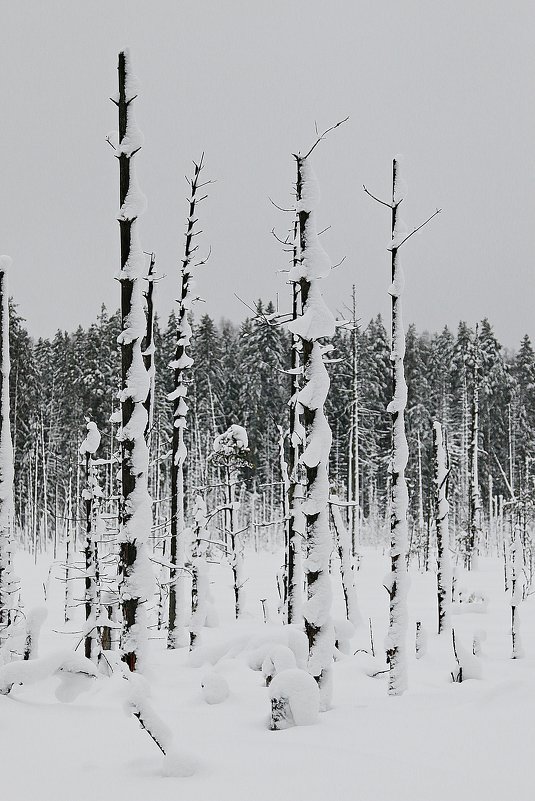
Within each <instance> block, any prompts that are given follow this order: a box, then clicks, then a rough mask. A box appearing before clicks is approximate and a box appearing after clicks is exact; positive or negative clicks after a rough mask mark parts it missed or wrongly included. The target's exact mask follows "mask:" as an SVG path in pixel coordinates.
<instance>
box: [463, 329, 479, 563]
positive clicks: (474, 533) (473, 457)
mask: <svg viewBox="0 0 535 801" xmlns="http://www.w3.org/2000/svg"><path fill="white" fill-rule="evenodd" d="M479 368H480V364H479V332H478V330H477V326H476V344H475V354H474V388H473V394H472V425H471V431H470V448H469V461H470V473H469V492H468V503H469V507H468V549H467V554H466V566H467V568H468V569H469V570H473V569H474V568H475V567H476V566H477V553H478V548H479V540H480V536H481V496H480V490H479Z"/></svg>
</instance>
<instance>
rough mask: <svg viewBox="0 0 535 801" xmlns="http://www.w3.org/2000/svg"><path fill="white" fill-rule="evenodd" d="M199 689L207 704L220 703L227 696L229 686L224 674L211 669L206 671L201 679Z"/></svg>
mask: <svg viewBox="0 0 535 801" xmlns="http://www.w3.org/2000/svg"><path fill="white" fill-rule="evenodd" d="M201 690H202V695H203V698H204V700H205V701H206V703H207V704H222V703H223V701H226V700H227V698H228V697H229V693H230V690H229V686H228V682H227V680H226V679H225V677H224V676H222V675H221V674H220V673H216V672H215V671H212V672H210V673H206V674H205V675H204V676H203V678H202V681H201Z"/></svg>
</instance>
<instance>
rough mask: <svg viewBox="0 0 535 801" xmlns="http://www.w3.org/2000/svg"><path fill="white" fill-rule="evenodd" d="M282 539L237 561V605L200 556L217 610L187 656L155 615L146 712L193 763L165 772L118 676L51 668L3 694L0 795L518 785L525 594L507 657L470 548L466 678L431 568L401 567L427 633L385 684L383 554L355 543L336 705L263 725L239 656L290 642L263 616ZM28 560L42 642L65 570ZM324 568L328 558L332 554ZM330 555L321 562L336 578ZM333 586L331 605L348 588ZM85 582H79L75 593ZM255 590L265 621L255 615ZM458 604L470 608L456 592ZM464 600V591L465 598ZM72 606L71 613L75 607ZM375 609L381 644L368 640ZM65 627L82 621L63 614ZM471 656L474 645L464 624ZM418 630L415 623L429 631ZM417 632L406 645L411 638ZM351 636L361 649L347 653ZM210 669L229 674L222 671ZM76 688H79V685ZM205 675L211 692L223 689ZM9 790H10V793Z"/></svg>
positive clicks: (531, 664)
mask: <svg viewBox="0 0 535 801" xmlns="http://www.w3.org/2000/svg"><path fill="white" fill-rule="evenodd" d="M281 558H282V555H281V553H277V554H271V553H262V554H260V555H256V554H249V555H248V557H247V559H246V573H247V575H248V576H249V580H248V581H247V584H246V591H247V592H246V615H245V616H244V618H243V620H242V621H240V622H239V623H234V622H233V621H232V610H233V594H232V589H231V574H230V570H228V569H227V568H223V567H214V568H213V569H212V574H211V576H212V580H213V591H214V595H215V598H216V601H217V606H218V610H219V614H220V619H221V625H220V626H219V627H218V628H213V629H204V630H203V632H202V634H201V637H200V642H199V648H198V650H197V651H196V653H195V655H194V658H192V657H191V656H190V655H189V654H188V652H187V650H186V649H180V650H177V651H167V650H165V639H164V638H163V636H162V638H161V639H158V632H157V631H156V629H153V630H152V635H151V636H152V637H154V639H152V640H151V641H150V648H149V654H148V659H147V668H146V671H145V677H146V679H147V681H148V683H149V685H150V688H151V701H152V703H153V706H154V709H155V711H156V712H157V713H158V714H159V715H160V717H161V718H162V719H163V721H164V722H165V723H166V724H167V726H168V727H169V728H170V729H171V730H172V732H173V734H174V738H175V747H176V750H177V751H178V752H179V753H180V754H182V753H183V754H186V755H189V756H191V757H193V759H194V760H195V762H196V771H195V773H194V775H192V776H190V777H187V778H175V777H166V776H164V770H163V757H162V754H161V752H160V751H159V750H158V748H157V747H156V745H155V744H154V742H153V741H152V740H151V739H150V737H149V736H148V735H147V733H146V732H144V731H143V730H142V729H141V727H140V725H139V723H138V721H137V720H136V719H135V718H134V717H133V716H132V715H131V714H127V713H126V712H125V697H126V691H125V685H127V682H125V681H124V679H122V678H121V676H120V675H119V673H116V674H115V675H114V676H113V677H112V678H108V677H104V676H103V677H100V678H98V679H90V678H85V677H81V678H79V677H77V678H69V677H67V678H66V679H64V680H61V681H60V679H59V678H58V677H57V676H53V677H50V678H48V679H45V680H43V681H40V682H37V683H35V684H32V685H24V686H18V687H15V688H13V690H12V692H11V693H10V694H9V695H8V696H0V754H1V773H0V776H1V787H2V788H3V789H2V790H1V791H0V797H1V798H2V799H4V798H5V799H6V801H7V799H9V801H48V800H49V799H50V801H52V799H53V800H54V801H85V800H86V799H91V800H92V801H95V799H98V801H100V799H108V798H109V799H113V798H128V799H129V801H171V799H173V801H176V799H185V800H186V801H216V800H218V801H226V799H232V800H233V801H264V800H265V801H268V799H269V801H287V800H288V801H289V800H290V799H292V801H301V799H303V801H304V799H306V801H316V800H317V801H324V799H328V798H336V799H338V801H346V800H347V801H355V799H362V801H382V799H385V801H386V799H388V801H390V799H393V798H395V799H397V801H402V800H405V799H406V801H419V800H420V799H421V801H479V800H481V801H491V800H492V799H496V800H497V801H498V800H499V801H503V799H511V801H530V800H531V799H532V798H533V797H534V791H533V787H532V778H531V770H530V764H531V763H530V757H531V752H532V747H533V746H532V742H533V735H534V734H535V605H534V603H533V599H532V598H530V597H528V599H527V600H526V601H525V602H524V604H523V606H522V610H521V631H522V641H523V646H524V651H525V656H524V658H522V659H518V660H512V659H511V658H510V653H511V642H510V605H509V597H508V596H507V595H506V594H505V593H504V590H503V571H502V563H501V561H500V560H498V559H497V558H487V559H481V560H480V564H479V568H478V571H477V573H474V574H472V575H471V576H469V577H468V578H466V577H465V576H463V577H460V578H459V583H458V586H459V585H461V584H463V583H465V584H466V588H467V589H468V590H469V591H470V592H471V591H474V590H475V591H478V590H480V591H481V592H482V593H483V594H485V596H486V597H487V599H488V601H487V605H486V607H484V606H483V607H478V611H477V612H475V611H474V612H472V611H470V612H468V613H463V614H454V615H453V625H454V627H455V631H456V640H457V645H458V650H459V652H461V651H463V650H464V651H465V652H467V661H466V666H467V667H466V670H467V674H468V675H472V674H474V675H477V673H478V672H479V673H480V678H474V679H471V678H468V679H466V680H465V681H463V682H462V683H461V684H458V683H452V681H451V677H450V676H449V675H448V670H449V667H450V664H449V662H450V661H451V653H447V652H448V651H449V648H448V646H447V645H446V646H444V645H440V646H439V645H438V644H437V642H436V638H435V637H434V635H433V632H434V626H435V619H436V606H435V576H434V574H420V573H418V572H416V571H411V586H410V591H409V602H410V613H411V621H410V625H409V642H410V644H411V646H412V643H413V642H414V633H415V628H416V620H419V621H421V626H422V630H423V632H424V634H425V635H427V637H426V639H427V653H426V655H423V656H421V658H420V659H416V658H412V659H411V664H410V668H409V690H408V691H407V692H406V693H405V694H404V695H402V696H401V697H388V696H387V693H386V688H387V682H386V679H385V674H380V675H379V676H377V677H375V678H373V677H371V676H370V675H368V674H370V673H373V672H374V671H377V670H381V669H382V667H383V665H382V664H381V656H382V650H383V642H384V637H385V634H386V630H387V622H388V621H387V614H388V604H387V594H386V591H385V589H384V588H383V587H382V583H383V580H384V575H385V574H386V572H387V568H388V562H387V555H386V554H383V553H381V552H378V551H374V550H371V549H370V550H366V551H365V553H364V557H363V559H362V561H361V569H360V571H359V573H358V576H357V588H358V597H359V607H360V612H361V616H362V620H363V624H362V626H361V627H359V628H358V629H357V631H356V633H355V635H354V637H353V638H352V640H351V652H352V653H351V654H350V655H343V656H341V657H340V659H339V660H338V661H337V662H336V664H335V668H334V693H333V704H332V708H331V709H330V710H329V711H327V712H322V713H321V714H320V717H319V722H318V723H317V724H315V725H311V726H299V727H293V728H289V729H286V730H284V731H270V730H269V728H268V720H269V694H268V689H267V688H266V687H265V682H264V679H263V676H262V673H261V672H260V671H257V670H253V669H251V667H250V666H249V665H250V663H251V662H252V661H253V660H254V659H255V658H256V659H257V658H258V649H259V646H261V645H262V643H263V642H266V641H270V640H272V641H279V642H287V634H286V630H283V629H282V626H280V624H279V623H277V622H276V607H277V593H276V582H275V575H276V572H277V570H278V568H279V566H280V563H281ZM49 565H50V562H49V560H47V559H46V558H44V557H43V558H42V559H41V560H40V561H39V562H38V564H37V566H34V565H33V563H32V560H31V558H30V557H28V556H27V555H25V554H19V556H18V559H17V564H16V568H17V571H18V573H19V574H20V575H21V577H22V580H23V592H24V599H25V604H26V608H27V609H29V608H31V607H32V606H35V605H41V604H42V603H43V592H44V590H43V584H45V585H46V586H47V596H48V602H47V605H48V607H49V615H48V618H47V620H46V622H45V624H44V627H43V631H42V635H41V640H40V644H39V653H40V655H46V654H47V653H48V652H52V651H53V650H54V649H57V648H58V647H61V648H65V647H67V648H69V647H71V646H72V645H74V644H75V643H76V642H77V641H78V640H79V635H75V634H73V635H68V634H65V633H61V632H64V630H65V628H67V627H66V626H65V625H64V624H63V619H62V602H63V593H64V585H63V583H62V582H61V581H59V580H57V579H58V578H59V577H60V573H61V570H60V568H59V564H58V565H56V567H55V568H53V570H52V572H51V573H50V575H49V574H48V569H49ZM334 567H335V568H337V563H335V565H334ZM336 575H337V573H336V570H335V571H334V576H336ZM333 582H334V585H335V615H336V614H337V615H338V616H339V617H343V599H342V592H341V588H340V587H339V586H338V580H337V579H335V578H333ZM81 591H82V590H81V587H80V588H77V589H76V590H75V592H74V597H75V598H76V597H78V598H79V597H81V595H80V593H81ZM260 599H267V600H266V606H267V609H268V611H269V614H270V616H271V620H272V621H274V622H271V623H270V622H268V623H264V622H263V615H262V604H261V602H260ZM468 608H471V607H468ZM473 608H475V605H474V607H473ZM79 614H80V615H82V609H81V608H80V610H79ZM369 618H371V619H372V622H373V635H374V644H375V649H376V652H377V654H378V655H379V656H378V658H377V660H376V661H375V662H374V660H373V659H372V658H371V656H370V655H369V653H365V652H364V651H361V650H360V649H366V651H369V649H370V639H369ZM68 626H70V627H71V630H73V629H76V628H79V627H78V626H77V625H76V624H68ZM474 634H476V635H477V636H478V638H479V640H480V643H481V655H480V656H479V657H478V658H477V659H474V658H472V659H470V654H471V652H472V640H473V635H474ZM424 639H425V637H424ZM413 650H414V649H413V648H412V647H411V648H410V651H411V653H412V652H413ZM355 651H357V653H356V654H354V652H355ZM213 672H215V673H216V674H218V675H219V676H221V677H224V679H226V682H227V683H228V686H229V694H228V697H227V698H224V700H222V701H221V703H207V701H206V700H205V696H204V695H203V690H202V687H201V684H202V683H203V681H205V683H206V681H207V682H208V683H210V680H211V679H210V676H211V674H212V673H213ZM220 684H224V682H223V683H220ZM77 693H78V694H77ZM224 695H225V693H224V692H221V693H219V691H218V690H217V688H216V690H215V692H214V694H213V696H212V698H211V699H210V700H214V698H215V700H216V701H217V700H219V699H220V697H221V698H223V697H224ZM6 788H9V790H8V792H7V795H6Z"/></svg>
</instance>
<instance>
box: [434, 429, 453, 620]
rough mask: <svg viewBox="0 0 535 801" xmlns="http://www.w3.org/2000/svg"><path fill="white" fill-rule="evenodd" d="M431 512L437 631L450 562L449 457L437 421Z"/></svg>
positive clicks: (446, 606) (447, 599) (444, 614)
mask: <svg viewBox="0 0 535 801" xmlns="http://www.w3.org/2000/svg"><path fill="white" fill-rule="evenodd" d="M433 454H434V463H435V464H434V468H435V469H434V484H435V514H436V532H437V600H438V633H439V634H441V633H442V632H443V631H445V630H446V629H447V628H448V627H450V605H451V565H450V557H449V526H448V515H449V503H448V476H449V459H448V451H447V445H446V442H445V439H444V437H443V432H442V426H441V424H440V423H438V422H435V423H434V424H433Z"/></svg>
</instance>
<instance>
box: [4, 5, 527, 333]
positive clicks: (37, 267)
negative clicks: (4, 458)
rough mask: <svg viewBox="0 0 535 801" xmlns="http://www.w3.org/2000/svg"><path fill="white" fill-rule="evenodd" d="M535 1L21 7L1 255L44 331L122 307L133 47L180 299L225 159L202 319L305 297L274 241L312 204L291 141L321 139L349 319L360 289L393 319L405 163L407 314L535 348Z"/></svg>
mask: <svg viewBox="0 0 535 801" xmlns="http://www.w3.org/2000/svg"><path fill="white" fill-rule="evenodd" d="M534 23H535V10H534V4H533V2H532V0H526V1H525V2H523V1H522V0H509V2H506V1H504V2H496V0H462V1H457V0H448V2H443V0H441V1H438V0H437V1H435V0H369V1H366V2H365V1H364V0H345V1H342V0H328V2H327V0H268V2H258V1H257V2H254V0H205V1H204V2H203V0H153V2H149V1H148V0H143V2H138V1H137V0H106V2H100V0H92V1H91V2H87V1H85V2H80V0H62V1H61V2H59V1H58V0H46V2H43V0H33V2H25V1H24V0H18V2H14V1H12V2H10V3H8V2H4V3H3V4H2V6H1V11H0V30H1V49H0V53H1V55H0V59H1V62H0V63H1V70H0V87H1V123H0V131H1V146H0V176H1V179H0V252H5V253H8V254H10V255H11V256H12V257H13V259H14V267H13V277H12V284H11V289H12V292H13V294H14V296H15V298H16V301H17V302H18V304H19V310H20V312H21V314H22V315H23V316H24V317H25V318H26V320H27V325H28V328H29V330H30V331H31V333H32V334H34V335H44V336H48V335H51V334H53V333H54V332H55V330H56V329H57V328H63V329H67V330H72V329H73V328H74V327H76V326H77V325H78V324H79V323H81V324H83V325H87V324H89V323H90V322H91V321H92V320H93V319H94V318H95V316H96V315H97V313H98V311H99V308H100V305H101V303H102V302H104V303H106V305H107V306H108V307H109V308H115V307H116V306H118V299H119V294H118V291H119V288H118V284H117V282H115V281H114V280H113V275H114V273H115V272H116V270H117V269H118V265H119V231H118V224H117V222H116V220H115V217H116V213H117V208H118V165H117V162H116V160H115V159H114V157H113V152H112V150H111V148H110V147H109V145H108V144H107V143H106V141H105V137H106V135H107V134H108V133H109V132H110V131H111V130H113V129H114V128H116V127H117V122H116V108H115V106H114V105H113V104H112V103H111V102H110V101H109V99H108V98H109V96H110V95H111V94H113V93H114V92H115V91H116V83H117V53H118V51H119V50H120V49H121V48H123V47H125V46H128V47H130V48H131V51H132V58H133V62H134V66H135V70H136V73H137V75H138V77H139V80H140V83H141V93H140V96H139V99H138V101H137V108H136V112H137V118H138V122H139V124H140V127H141V129H142V130H143V132H144V134H145V147H144V148H143V150H142V151H141V153H140V154H139V156H138V157H137V162H136V163H137V168H138V175H139V180H140V184H141V187H142V189H143V191H144V192H145V194H146V195H147V198H148V204H149V205H148V209H147V212H146V213H145V215H144V216H143V217H142V218H141V220H140V226H141V234H142V244H143V246H144V248H145V249H146V250H154V251H155V252H156V255H157V259H158V266H159V270H160V272H162V273H165V274H166V278H165V280H163V281H162V282H161V283H160V284H159V300H158V306H159V311H160V313H161V315H162V316H164V317H166V316H167V315H168V313H169V311H170V309H171V307H172V302H173V298H174V296H175V294H176V286H177V284H176V281H177V265H178V264H179V261H180V257H181V254H182V247H183V232H184V221H185V214H186V206H185V196H186V186H185V181H184V175H185V173H189V172H190V171H191V168H190V165H191V160H192V159H193V158H198V157H199V155H200V153H201V152H202V151H205V154H206V172H205V175H206V178H212V179H217V182H216V183H215V184H214V185H213V186H211V187H209V193H210V196H209V198H208V200H206V201H205V203H204V204H203V207H201V209H200V212H201V223H202V228H203V230H204V232H205V236H204V237H203V240H202V245H203V246H204V247H206V248H207V247H208V245H211V247H212V257H211V259H210V261H209V264H208V265H207V266H206V267H205V268H203V270H202V273H200V274H199V278H198V289H199V293H200V294H201V295H202V296H203V297H204V298H205V299H206V304H203V305H202V307H201V308H202V311H203V312H204V311H207V312H208V313H210V314H211V315H212V316H214V317H215V318H216V319H219V318H220V317H221V316H226V317H230V318H232V319H235V320H239V319H242V318H243V317H244V316H245V314H246V313H247V309H246V308H245V307H244V306H243V305H242V304H241V303H240V301H238V300H237V299H236V298H235V296H234V293H236V294H237V295H239V296H240V297H241V298H243V299H244V300H245V301H246V302H248V303H250V302H252V301H254V299H255V298H258V297H262V298H264V299H268V298H270V297H271V298H275V296H276V293H279V298H280V306H281V307H286V306H287V298H288V296H289V290H288V287H287V286H286V284H285V278H284V273H281V272H278V271H280V270H282V269H284V268H285V266H286V264H285V259H286V258H287V257H286V255H285V254H284V253H282V251H281V248H280V246H279V245H278V244H277V242H276V241H275V240H274V239H273V237H272V236H271V233H270V231H271V229H272V228H273V227H275V228H276V229H277V231H278V232H279V233H280V234H281V235H283V234H284V232H285V230H286V229H287V228H288V226H289V225H290V223H291V215H284V214H283V213H281V212H279V211H277V210H276V209H275V208H274V207H273V206H272V205H271V204H270V202H269V200H268V196H269V197H272V198H273V199H274V200H275V201H276V202H278V203H279V204H281V205H283V206H286V205H291V204H292V195H291V192H292V181H293V180H294V168H295V167H294V161H293V159H292V153H293V152H296V151H298V150H299V149H301V150H302V151H305V150H306V149H308V147H309V146H310V144H311V143H312V142H313V141H314V138H315V135H314V124H315V122H317V124H318V126H319V128H320V129H323V128H325V127H327V126H329V125H330V124H332V123H334V122H336V121H337V120H339V119H341V118H342V117H345V116H346V115H348V114H349V115H350V120H349V122H348V123H346V124H345V125H344V126H342V127H341V128H340V129H338V130H337V131H335V132H333V133H332V134H331V135H330V136H329V138H328V139H327V140H326V141H324V142H322V143H321V145H320V146H319V147H318V148H317V149H316V150H315V151H314V166H315V170H316V173H317V176H318V178H319V181H320V184H321V189H322V203H321V207H320V212H319V223H320V224H321V225H322V226H327V225H330V226H332V227H331V228H330V229H329V231H328V232H327V233H326V234H324V237H323V244H324V247H325V249H326V250H327V252H328V253H329V254H330V256H331V258H332V260H333V263H336V262H338V261H339V260H340V259H341V258H342V257H343V256H345V257H346V259H345V262H344V264H343V265H342V266H341V267H339V268H338V269H337V270H335V271H334V273H333V274H332V276H331V277H330V278H329V279H327V280H326V281H325V295H326V297H327V300H328V301H329V303H330V304H331V306H332V307H333V308H334V309H342V308H343V305H344V303H345V302H347V299H348V296H349V294H350V290H351V285H352V284H353V283H355V284H356V285H357V291H358V297H359V311H360V316H361V318H362V319H363V321H364V322H367V321H368V320H369V318H370V317H371V316H373V315H375V314H377V313H378V312H381V313H382V314H384V315H388V310H389V298H388V295H387V290H388V285H389V254H388V253H387V251H386V247H387V245H388V238H389V213H388V210H387V209H385V208H384V207H382V206H379V205H377V204H375V203H373V201H371V200H370V199H369V198H367V197H366V196H365V195H364V193H363V190H362V184H363V183H364V184H366V185H367V186H368V187H369V188H370V190H371V191H373V192H374V193H376V194H379V195H382V196H384V197H388V195H389V192H390V176H391V160H392V157H393V156H394V155H396V154H397V153H402V154H403V155H404V156H405V180H406V182H407V184H408V187H409V192H408V195H407V200H406V201H405V204H404V205H405V209H404V214H403V216H404V219H405V221H406V223H407V224H408V226H409V228H411V227H413V226H415V225H417V224H419V223H420V222H422V220H423V219H425V218H426V217H427V216H428V215H429V214H430V213H432V212H433V211H434V209H435V208H437V207H441V208H442V209H443V213H442V214H441V215H440V216H439V217H437V218H436V219H434V220H433V221H432V222H431V223H430V225H429V226H428V227H427V228H426V229H425V230H423V231H421V232H420V233H419V234H417V235H416V236H414V237H413V238H412V239H411V241H410V242H409V243H407V245H406V246H405V247H404V258H403V263H404V267H405V272H406V280H407V285H406V300H405V319H406V322H407V323H408V322H415V323H416V325H417V327H418V329H420V330H422V329H429V330H436V329H439V328H441V327H442V326H443V325H444V324H446V323H448V324H449V325H452V326H456V324H457V322H458V321H459V319H465V320H467V321H468V322H470V323H473V322H475V320H477V319H481V318H482V317H484V316H488V317H489V318H490V320H491V322H492V323H493V324H494V326H495V329H496V333H497V335H498V337H499V338H500V339H501V341H502V342H503V343H504V344H505V345H508V346H515V345H516V344H517V343H518V341H519V340H520V337H521V336H522V335H523V334H524V333H525V332H527V333H529V334H530V335H531V336H532V337H533V338H535V322H534V320H535V318H534V314H533V307H534V302H535V263H534V253H535V225H534V220H535V192H534V178H535V175H534V172H535V148H534V142H535V130H534V128H535V126H534V119H535V115H534V111H533V108H534V91H533V89H534V87H533V76H534V74H535V73H534V66H535V63H534V62H535V58H534V49H533V43H532V36H533V30H534Z"/></svg>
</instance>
